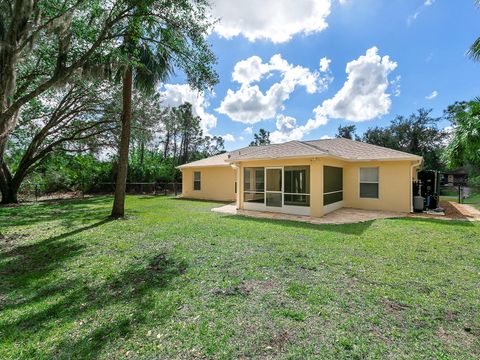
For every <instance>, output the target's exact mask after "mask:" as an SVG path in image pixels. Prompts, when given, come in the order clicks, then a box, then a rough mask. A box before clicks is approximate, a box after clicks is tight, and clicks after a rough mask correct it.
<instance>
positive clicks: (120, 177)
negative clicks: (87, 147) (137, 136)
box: [111, 65, 133, 218]
mask: <svg viewBox="0 0 480 360" xmlns="http://www.w3.org/2000/svg"><path fill="white" fill-rule="evenodd" d="M132 82H133V71H132V67H131V65H129V66H128V67H127V69H126V70H125V73H124V74H123V92H122V96H123V97H122V100H123V110H122V132H121V135H120V149H119V156H118V173H117V181H116V183H115V198H114V200H113V208H112V215H111V216H112V217H114V218H120V217H124V216H125V190H126V186H127V171H128V150H129V146H130V133H131V122H132Z"/></svg>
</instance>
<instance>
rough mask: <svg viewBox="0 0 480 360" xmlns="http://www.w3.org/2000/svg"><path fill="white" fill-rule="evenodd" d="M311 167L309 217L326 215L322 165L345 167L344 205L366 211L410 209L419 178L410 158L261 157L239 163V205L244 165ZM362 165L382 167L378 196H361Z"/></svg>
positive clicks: (241, 204) (241, 203)
mask: <svg viewBox="0 0 480 360" xmlns="http://www.w3.org/2000/svg"><path fill="white" fill-rule="evenodd" d="M298 165H309V166H310V216H314V217H321V216H323V215H324V214H325V209H324V206H323V167H324V166H335V167H342V168H343V206H344V207H351V208H357V209H367V210H386V211H398V212H410V210H411V186H412V180H413V179H414V178H416V168H414V169H413V171H412V173H411V170H412V169H411V165H412V162H411V161H369V162H358V163H356V162H348V161H342V160H336V159H329V158H317V159H292V160H262V161H247V162H242V163H240V164H239V168H240V174H239V176H240V181H239V191H240V194H239V197H240V199H239V200H240V201H239V208H240V209H243V208H244V202H243V173H244V172H243V169H244V168H245V167H272V166H273V167H274V166H298ZM360 167H378V168H379V198H378V199H362V198H360V194H359V192H360V182H359V175H360Z"/></svg>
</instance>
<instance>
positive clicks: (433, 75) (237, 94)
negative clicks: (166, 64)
mask: <svg viewBox="0 0 480 360" xmlns="http://www.w3.org/2000/svg"><path fill="white" fill-rule="evenodd" d="M216 5H217V7H216V8H215V9H214V15H215V16H218V17H221V18H222V20H221V22H220V24H221V25H219V28H218V29H217V30H216V32H214V33H212V35H211V36H210V42H211V44H212V46H213V50H214V52H215V54H216V55H217V57H218V64H217V65H216V70H217V72H218V74H219V76H220V83H219V84H218V85H217V86H216V87H215V88H214V89H213V91H214V92H213V93H212V94H208V93H206V94H197V93H195V92H194V91H191V89H189V88H188V86H186V85H183V84H182V80H181V77H178V78H177V79H175V80H172V82H171V84H170V85H167V87H168V86H169V87H168V88H167V89H165V91H164V94H165V96H166V101H167V103H168V104H171V105H177V104H178V103H179V102H182V101H190V102H193V103H194V108H195V111H196V113H197V114H198V115H199V116H201V117H202V119H204V129H205V131H207V132H208V133H210V134H212V135H224V136H225V138H226V140H228V141H226V143H225V145H226V148H227V149H228V150H231V149H234V148H239V147H242V146H245V145H247V144H248V143H249V142H250V141H251V140H252V137H253V135H252V134H251V133H250V130H251V131H253V132H256V131H258V129H260V128H265V129H266V130H268V131H271V132H272V135H273V139H274V141H277V142H278V141H287V140H293V139H304V140H308V139H318V138H321V137H326V136H334V134H335V133H336V130H337V128H338V126H339V124H345V125H347V124H355V125H356V126H357V129H358V133H360V134H361V133H363V132H364V131H365V130H366V129H368V128H369V127H372V126H377V125H378V126H385V125H388V124H389V122H390V120H391V119H393V118H394V116H395V115H397V114H401V115H408V114H410V113H411V112H413V111H415V110H416V109H418V108H420V107H425V108H432V109H433V113H434V115H436V116H440V115H441V114H442V112H443V110H444V109H445V108H446V107H447V106H448V105H449V104H451V103H453V102H454V101H456V100H468V99H471V98H473V97H475V96H479V95H480V64H479V63H474V62H473V61H472V60H470V59H469V58H468V57H467V56H466V55H465V52H466V50H467V49H468V47H469V46H470V45H471V43H473V41H474V40H475V39H476V37H478V36H480V9H479V8H477V7H476V6H475V4H474V1H473V0H461V1H450V0H436V1H434V0H388V1H386V0H383V1H382V0H341V1H339V0H300V1H298V2H291V1H281V0H277V1H273V0H269V1H262V2H258V1H257V2H255V1H254V0H248V1H242V2H237V1H227V0H217V3H216ZM277 5H278V6H277ZM272 6H275V9H276V10H271V9H272ZM262 7H263V8H262ZM252 12H255V14H254V15H251V14H252ZM272 19H273V20H272ZM277 54H278V55H279V56H277V57H276V58H275V60H272V61H270V59H271V58H272V56H274V55H277ZM386 56H388V58H385V57H386ZM322 58H324V60H323V66H321V65H320V60H321V59H322ZM239 63H240V64H239ZM349 63H350V65H349V68H350V70H349V72H350V73H349V74H347V73H346V67H347V64H349ZM236 64H239V65H238V66H237V71H235V70H234V69H235V66H236ZM259 69H262V70H259ZM233 78H235V79H237V81H235V80H233ZM239 79H240V80H239ZM269 89H270V91H269ZM227 92H230V95H228V96H227ZM314 109H316V112H315V111H314ZM447 125H448V123H446V122H443V123H442V124H441V126H447Z"/></svg>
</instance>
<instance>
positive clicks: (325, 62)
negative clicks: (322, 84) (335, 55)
mask: <svg viewBox="0 0 480 360" xmlns="http://www.w3.org/2000/svg"><path fill="white" fill-rule="evenodd" d="M331 62H332V60H330V59H328V58H326V57H323V58H321V59H320V71H321V72H327V71H328V70H329V69H330V63H331Z"/></svg>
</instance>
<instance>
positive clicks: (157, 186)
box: [18, 182, 182, 202]
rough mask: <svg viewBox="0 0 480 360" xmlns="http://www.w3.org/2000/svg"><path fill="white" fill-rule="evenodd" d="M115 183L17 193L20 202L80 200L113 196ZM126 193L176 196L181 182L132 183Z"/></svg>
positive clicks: (35, 187)
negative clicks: (65, 189)
mask: <svg viewBox="0 0 480 360" xmlns="http://www.w3.org/2000/svg"><path fill="white" fill-rule="evenodd" d="M114 192H115V183H113V182H112V183H98V184H95V185H94V186H93V187H91V188H90V189H89V190H88V191H82V190H81V189H77V190H71V191H61V192H46V191H42V190H41V188H40V187H39V186H38V185H29V186H24V187H22V189H21V191H20V192H19V193H18V200H19V201H21V202H34V201H45V200H54V199H81V198H83V197H85V196H88V195H113V194H114ZM126 193H127V194H130V195H158V196H178V195H181V193H182V183H181V182H133V183H127V186H126Z"/></svg>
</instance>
